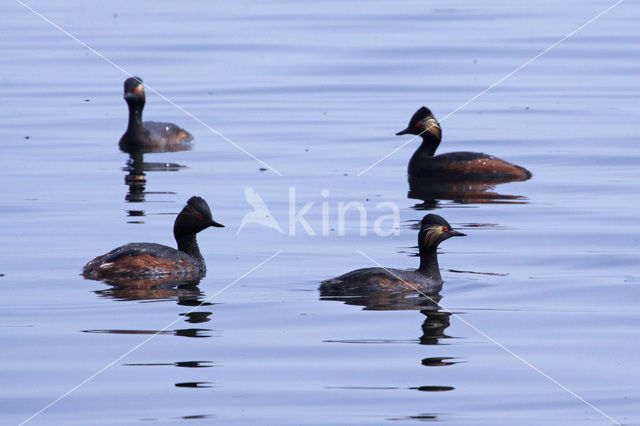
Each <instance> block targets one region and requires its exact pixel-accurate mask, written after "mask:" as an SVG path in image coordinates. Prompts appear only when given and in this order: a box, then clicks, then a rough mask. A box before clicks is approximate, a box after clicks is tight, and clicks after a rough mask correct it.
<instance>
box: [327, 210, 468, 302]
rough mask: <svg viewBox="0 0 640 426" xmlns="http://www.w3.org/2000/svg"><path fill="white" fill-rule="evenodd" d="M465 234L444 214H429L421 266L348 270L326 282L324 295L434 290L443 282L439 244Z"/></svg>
mask: <svg viewBox="0 0 640 426" xmlns="http://www.w3.org/2000/svg"><path fill="white" fill-rule="evenodd" d="M465 235H466V234H463V233H462V232H458V231H455V230H454V229H453V228H452V227H451V225H449V222H447V221H446V220H445V219H444V218H443V217H442V216H438V215H435V214H428V215H426V216H425V217H424V218H422V221H421V223H420V232H419V233H418V249H419V251H420V267H419V268H418V269H417V270H413V271H407V270H404V269H393V268H364V269H356V270H355V271H351V272H347V273H346V274H344V275H341V276H339V277H337V278H332V279H330V280H326V281H323V282H322V284H321V286H320V291H321V293H322V294H323V295H327V296H329V295H333V296H340V295H341V296H348V295H357V294H363V293H370V292H374V291H380V290H391V291H399V290H400V291H420V292H429V293H432V291H433V290H438V289H439V286H441V285H442V277H441V276H440V268H439V266H438V254H437V249H438V245H439V244H440V243H441V242H442V241H444V240H447V239H449V238H451V237H462V236H465Z"/></svg>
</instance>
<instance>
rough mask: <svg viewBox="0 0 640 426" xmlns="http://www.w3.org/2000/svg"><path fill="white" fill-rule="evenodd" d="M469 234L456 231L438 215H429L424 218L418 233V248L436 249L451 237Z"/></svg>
mask: <svg viewBox="0 0 640 426" xmlns="http://www.w3.org/2000/svg"><path fill="white" fill-rule="evenodd" d="M466 235H467V234H464V233H462V232H458V231H455V230H454V229H453V228H452V227H451V225H449V222H447V221H446V219H445V218H443V217H442V216H438V215H437V214H428V215H426V216H425V217H423V218H422V222H421V223H420V232H419V233H418V247H419V248H420V250H424V249H434V250H435V249H436V248H437V247H438V244H440V243H441V242H443V241H444V240H448V239H449V238H451V237H464V236H466Z"/></svg>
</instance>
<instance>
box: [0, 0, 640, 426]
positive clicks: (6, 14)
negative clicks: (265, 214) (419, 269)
mask: <svg viewBox="0 0 640 426" xmlns="http://www.w3.org/2000/svg"><path fill="white" fill-rule="evenodd" d="M612 4H613V2H608V1H600V0H598V1H587V2H580V4H578V3H575V2H569V1H554V2H543V3H539V2H536V3H531V2H530V3H523V2H518V3H516V4H513V3H507V2H497V1H490V2H482V3H468V2H458V1H455V2H430V3H424V2H417V1H404V2H396V3H393V4H391V3H389V2H383V1H375V2H364V1H356V2H349V3H345V2H332V1H330V2H326V1H323V2H292V1H280V2H257V1H243V2H234V3H233V4H231V3H219V4H218V3H216V4H211V3H209V2H190V3H184V2H182V3H180V4H175V5H174V4H171V3H162V4H158V3H157V2H138V3H132V2H123V1H119V2H108V3H107V4H102V3H95V2H83V1H70V0H69V1H64V2H56V4H55V5H54V4H52V3H51V2H44V1H39V0H38V1H31V2H28V5H29V6H30V7H33V8H34V9H35V10H37V11H38V12H39V13H41V14H42V15H43V16H45V17H46V18H47V19H49V20H50V21H51V22H53V23H55V24H56V25H59V26H60V27H61V28H63V29H64V30H66V31H68V32H69V33H70V34H72V35H73V36H74V37H77V38H78V39H79V40H81V41H82V42H84V43H87V44H88V45H90V46H91V47H92V48H94V49H95V50H96V51H97V52H100V54H102V55H104V56H105V57H106V58H108V59H109V61H112V62H113V63H110V62H107V61H105V60H104V59H103V58H100V57H98V56H97V55H96V54H95V53H93V52H91V51H89V50H87V48H86V47H83V46H82V45H80V44H79V43H78V42H76V41H74V40H72V39H71V38H70V37H69V36H68V35H65V34H63V33H62V32H61V31H60V30H58V29H56V28H54V27H53V26H52V25H51V24H50V23H47V22H46V21H45V20H43V19H42V18H41V17H38V16H36V15H35V14H34V13H32V12H31V11H29V10H28V9H27V8H26V7H25V6H24V5H22V4H21V3H20V2H13V1H7V2H4V3H3V4H2V5H0V16H1V18H0V21H1V22H2V25H0V35H1V37H0V40H1V41H0V54H1V55H2V58H3V60H2V67H1V75H0V87H1V90H0V98H1V102H0V108H1V113H0V126H1V128H2V140H3V155H2V157H1V158H0V165H1V167H0V175H1V177H0V188H1V190H2V198H3V204H2V207H1V208H0V214H1V217H2V223H3V226H2V232H0V246H1V247H2V256H1V257H0V273H1V274H2V276H1V277H0V339H1V340H2V342H3V348H4V350H2V351H1V354H0V361H1V362H0V380H1V383H2V388H1V389H2V390H1V392H0V424H20V423H21V422H23V421H25V420H27V419H29V418H30V417H31V416H32V415H34V414H36V413H37V412H38V411H39V410H41V409H42V408H44V407H46V406H47V405H48V404H50V403H51V402H53V401H55V400H56V399H58V398H59V397H61V396H63V395H65V394H66V393H67V392H69V391H72V390H73V391H72V392H71V393H69V394H68V395H67V396H65V397H64V398H62V399H61V400H59V401H58V402H57V403H55V404H54V405H52V406H50V407H49V408H48V409H46V410H45V411H44V412H42V413H40V414H39V415H38V416H36V417H34V418H32V419H31V420H30V421H29V424H34V425H35V424H43V425H45V424H78V425H85V424H140V423H141V422H151V423H155V424H185V423H190V422H200V423H221V424H247V423H260V424H380V423H388V422H390V421H407V422H413V421H438V422H443V423H448V424H473V425H477V424H613V423H624V424H639V423H640V408H639V407H640V384H639V383H640V380H639V379H640V367H639V365H640V364H638V362H637V357H638V352H639V350H640V343H639V339H638V323H639V321H640V312H639V310H638V300H640V272H639V271H638V264H639V255H640V250H639V249H638V247H639V242H640V241H639V240H640V237H639V236H640V227H639V225H638V220H637V217H638V206H639V203H638V195H639V192H640V191H639V190H638V182H639V179H640V172H639V170H640V168H639V167H638V164H639V161H640V154H639V151H638V137H639V136H640V134H639V131H638V123H639V121H640V120H639V119H640V117H639V112H638V111H640V108H639V106H640V105H639V103H638V99H639V97H638V95H639V89H640V82H639V80H638V72H639V71H640V55H638V45H639V42H640V34H639V33H638V22H639V19H640V6H639V5H638V3H637V2H632V1H625V2H622V3H621V4H619V5H618V6H617V7H615V8H614V9H612V10H611V11H609V12H608V13H606V14H604V15H603V16H602V17H600V18H599V19H597V20H596V21H594V22H593V23H591V24H590V25H588V26H587V27H585V28H584V29H582V30H581V31H579V32H578V33H577V34H575V35H574V36H573V37H571V38H569V39H568V40H566V41H564V42H563V43H562V44H560V45H559V46H558V47H556V48H554V49H552V50H551V51H549V52H548V53H546V54H545V55H544V56H542V57H540V58H539V59H537V60H536V61H535V62H533V63H531V64H530V65H528V66H527V67H525V68H524V69H522V70H521V71H519V72H518V73H517V74H515V75H513V76H512V77H510V78H509V79H507V80H505V81H504V82H503V83H501V84H500V85H498V86H497V87H495V88H494V89H492V90H490V91H489V92H487V93H485V94H484V95H482V96H481V97H479V98H478V99H477V100H475V101H474V102H472V103H470V104H469V105H467V106H466V107H465V108H463V109H461V110H460V111H458V112H456V113H455V114H453V115H451V116H450V117H448V118H446V119H444V117H445V116H447V115H448V114H449V113H450V112H452V111H454V110H456V109H457V108H458V107H459V106H461V105H463V104H464V103H465V102H467V101H468V100H470V99H471V98H473V97H474V96H476V95H477V94H479V93H480V92H482V91H483V90H485V89H486V88H487V87H489V86H490V85H492V84H493V83H494V82H496V81H498V80H500V79H501V78H503V77H504V76H506V75H507V74H509V73H510V72H511V71H512V70H514V69H516V68H517V67H518V66H520V65H521V64H523V63H525V62H526V61H528V60H529V59H531V58H533V57H534V56H535V55H537V54H538V53H540V52H541V51H543V50H544V49H545V48H547V47H549V46H551V45H552V44H553V43H555V42H556V41H558V40H559V39H561V38H562V37H563V36H565V35H567V34H568V33H570V32H571V31H573V30H575V29H576V28H577V27H579V26H580V25H582V24H584V23H585V22H587V21H588V20H589V19H591V18H592V17H594V16H595V15H597V14H598V13H599V12H601V11H602V10H604V9H605V8H607V7H608V6H610V5H612ZM114 64H117V66H119V67H122V69H124V70H126V71H127V72H130V73H132V74H135V75H139V76H141V77H143V78H144V80H145V83H146V84H147V107H146V109H145V118H146V119H150V120H154V119H155V120H166V121H171V122H174V123H177V124H179V125H181V126H184V127H185V128H187V129H188V130H189V131H190V132H191V133H193V135H194V136H195V139H196V146H195V149H194V150H192V151H184V152H175V153H156V154H146V155H145V157H144V162H145V163H146V164H145V165H144V167H143V169H142V172H143V173H144V179H146V181H145V182H144V184H143V185H142V187H141V186H140V185H138V186H136V185H133V186H127V185H125V178H126V176H127V175H128V174H131V173H132V172H131V170H132V166H131V165H129V166H128V165H127V159H128V156H127V155H126V154H124V153H122V152H120V151H118V149H117V141H118V139H119V137H120V136H121V134H122V133H123V131H124V129H125V127H126V107H125V103H124V102H123V100H122V82H123V81H124V79H125V78H126V77H127V75H126V74H125V73H124V72H123V71H122V69H118V67H116V66H114ZM152 89H156V90H157V91H159V92H160V93H161V94H162V95H164V96H166V97H167V98H168V99H170V100H171V101H173V102H174V103H175V104H177V105H179V106H180V107H181V108H183V109H184V110H181V109H179V108H177V107H176V106H175V105H173V104H172V103H169V102H167V101H166V100H165V99H163V98H162V97H160V96H159V95H158V94H157V93H154V92H153V90H152ZM421 105H427V106H428V107H430V108H431V109H432V110H433V111H434V114H435V115H436V117H438V118H439V119H440V120H441V123H442V127H443V130H444V140H443V143H442V145H441V147H440V150H439V152H447V151H457V150H459V151H464V150H477V151H484V152H488V153H491V154H494V155H497V156H499V157H501V158H505V159H507V160H509V161H512V162H514V163H516V164H520V165H522V166H525V167H527V168H528V169H530V170H531V171H532V172H533V174H534V176H533V178H532V179H531V180H529V181H526V182H519V183H510V184H506V185H500V186H497V187H495V188H493V189H489V191H488V192H493V193H495V194H497V195H496V196H495V197H497V198H489V199H483V200H479V199H474V200H466V201H465V200H463V199H461V198H460V197H456V196H451V197H446V196H438V197H431V198H429V197H424V198H427V199H426V200H420V199H412V198H408V197H407V192H408V185H407V182H406V164H407V161H408V159H409V157H410V155H411V153H412V152H413V150H414V149H415V148H416V147H417V143H416V141H413V142H411V143H409V144H408V145H407V146H405V147H403V148H401V149H400V150H399V151H398V152H396V153H395V154H393V155H391V156H389V157H388V158H387V159H385V160H384V161H382V162H380V163H379V164H377V165H376V166H375V167H373V168H371V169H370V170H368V171H367V172H366V173H362V174H360V175H359V173H360V172H361V171H362V170H363V169H365V168H367V167H368V166H370V165H371V164H373V163H374V162H376V161H378V160H379V159H381V158H382V157H384V156H385V155H386V154H388V153H390V152H391V151H393V150H394V149H396V148H399V147H401V146H402V144H404V143H406V142H407V141H408V140H409V137H408V136H404V137H395V136H394V133H395V132H397V131H399V130H401V129H403V128H404V127H405V126H406V123H407V122H408V120H409V118H410V116H411V114H413V112H414V111H415V110H416V109H417V108H418V107H419V106H421ZM184 111H188V112H189V113H191V114H193V116H195V117H197V118H198V120H196V119H194V118H193V117H192V116H190V115H187V114H186V113H185V112H184ZM203 123H206V125H207V126H210V127H211V128H213V129H215V130H216V131H218V132H220V133H221V134H223V135H224V136H225V137H227V138H229V139H230V140H232V141H233V142H235V143H236V144H238V145H239V146H241V147H242V148H243V149H245V150H247V151H248V152H250V153H251V154H252V155H254V156H256V157H257V158H259V159H260V160H262V161H263V162H265V163H267V164H268V165H269V166H270V167H272V168H273V169H275V170H276V171H277V172H278V173H279V174H280V175H281V176H279V175H278V174H277V173H274V172H272V171H269V170H267V171H261V170H260V168H261V167H264V164H261V163H259V162H257V161H255V160H254V159H253V158H251V157H250V156H248V155H246V154H245V153H243V152H242V151H241V150H239V149H237V148H236V147H234V146H233V145H232V144H231V143H229V142H228V141H226V140H225V139H223V138H222V137H220V136H219V135H217V134H215V133H214V132H212V131H211V130H210V129H209V128H207V127H206V126H205V125H203ZM150 163H156V164H150ZM164 163H173V166H169V167H165V165H164ZM180 166H184V167H180ZM133 175H134V176H138V177H140V176H141V175H140V170H138V171H137V172H136V171H134V173H133ZM130 180H131V178H128V179H127V181H130ZM134 180H135V179H134ZM140 183H141V182H140V181H138V184H140ZM246 187H250V188H251V190H252V191H253V192H255V193H256V194H259V196H260V197H261V198H262V199H263V200H264V201H265V203H266V204H267V205H268V207H269V209H270V210H271V213H272V215H273V218H274V219H275V220H276V221H277V223H278V224H279V226H280V227H281V228H282V229H283V231H285V232H284V233H282V234H281V233H279V232H278V231H277V230H275V229H272V228H267V227H264V226H260V225H257V224H247V225H246V226H245V227H244V228H242V230H241V231H240V232H239V233H238V231H239V230H240V224H241V219H242V217H243V216H244V215H245V214H246V213H249V212H251V211H252V207H251V206H250V205H249V204H248V203H247V201H246V198H245V190H246ZM292 193H295V197H296V198H295V202H294V203H291V200H290V197H291V195H290V194H292ZM194 194H198V195H201V196H203V197H204V198H205V199H207V200H208V201H209V203H210V204H211V205H212V206H213V209H214V216H215V217H216V219H217V220H218V221H220V222H222V223H224V224H225V225H226V226H227V227H226V228H224V229H211V230H207V231H206V232H204V233H202V234H201V236H200V246H201V249H202V251H203V253H204V254H205V258H206V260H207V264H208V268H209V271H208V275H207V277H206V278H204V279H203V280H202V281H201V282H200V283H199V284H198V285H197V286H194V285H183V286H180V287H177V286H171V285H165V286H155V287H154V288H149V287H144V286H142V287H138V288H130V287H129V288H120V287H114V286H110V285H108V284H105V283H101V282H97V281H88V280H84V279H83V278H82V277H81V276H80V275H79V273H80V271H81V268H82V265H84V263H85V262H86V261H88V260H89V259H91V258H92V257H94V256H96V255H98V254H101V253H104V252H106V251H108V250H110V249H111V248H114V247H116V246H118V245H120V244H123V243H126V242H129V241H154V242H159V243H164V244H170V245H173V244H174V242H173V239H172V235H171V228H172V224H173V220H174V216H175V214H176V213H177V212H178V211H179V210H180V209H181V208H182V205H183V204H184V202H185V201H186V200H187V199H188V197H189V196H191V195H194ZM341 202H342V203H348V202H358V203H361V204H362V205H364V206H365V207H366V212H367V214H368V216H367V222H366V227H365V228H364V230H365V233H366V235H361V233H360V222H359V217H358V214H357V212H356V211H355V210H351V211H349V213H348V214H347V216H346V218H347V220H346V226H345V228H344V232H343V234H344V235H340V234H341V232H339V231H340V230H339V223H338V204H339V203H341ZM307 203H313V204H312V205H311V206H310V207H309V210H308V213H306V214H305V216H304V218H305V219H306V220H307V221H308V223H309V226H310V228H311V229H312V230H313V231H314V232H315V233H316V235H315V236H313V235H309V233H308V232H307V231H306V230H305V229H304V228H303V227H302V226H301V225H300V224H298V225H297V226H295V235H291V234H292V233H291V232H290V229H289V216H290V213H291V212H290V208H291V206H293V209H294V212H293V213H294V215H295V213H296V212H299V211H300V210H301V209H302V208H303V207H304V206H305V205H306V204H307ZM323 203H324V210H323ZM378 203H393V204H394V205H396V206H398V208H399V214H400V223H399V233H398V235H391V236H386V237H385V236H379V235H376V234H375V232H374V221H375V219H376V218H378V217H380V216H381V215H384V214H389V209H384V208H381V207H378V206H377V204H378ZM425 209H431V210H433V211H435V213H437V214H441V215H442V216H444V217H446V218H447V219H448V220H449V221H450V222H451V223H452V224H453V226H454V227H456V228H460V229H461V230H463V231H464V232H466V233H467V234H468V237H466V238H457V239H452V240H449V241H446V242H445V243H444V244H443V245H442V247H441V255H440V266H441V268H442V269H443V270H442V273H443V277H444V279H445V286H444V288H443V290H442V291H441V293H440V294H439V295H438V297H437V298H436V299H438V298H439V306H437V305H435V303H428V302H427V301H425V300H420V299H417V298H415V297H413V298H402V297H392V296H390V295H379V294H378V295H376V294H373V295H364V296H363V297H356V298H350V299H348V300H328V299H331V298H323V297H321V295H320V293H319V292H318V285H319V283H320V281H321V280H323V279H327V278H330V277H333V276H336V275H339V274H342V273H344V272H346V271H349V270H351V269H355V268H359V267H367V266H375V264H374V262H372V261H371V260H370V259H368V258H367V257H365V256H364V255H363V254H362V253H364V254H365V255H366V256H368V257H370V258H371V259H373V260H374V261H375V262H379V263H381V264H383V265H385V266H392V267H397V268H410V267H415V266H416V265H417V258H415V256H414V255H415V253H416V251H417V250H416V248H415V245H416V233H417V232H416V230H415V224H416V221H418V220H419V219H420V218H421V217H422V216H423V215H424V214H425V213H426V212H425ZM323 224H327V232H325V234H327V235H323ZM360 252H362V253H360ZM274 255H275V257H273V258H272V259H271V260H269V261H268V262H267V263H264V264H263V265H262V266H260V267H258V268H257V269H256V267H257V266H258V265H261V264H262V263H263V262H265V261H266V260H267V259H269V258H271V257H272V256H274ZM230 284H232V285H231V286H230V287H228V288H227V286H229V285H230ZM204 301H207V303H205V304H203V305H201V306H199V305H200V304H201V302H204ZM345 302H346V303H345ZM451 313H453V315H451ZM157 332H160V333H159V334H157V335H155V334H156V333H157ZM154 336H155V337H154ZM103 369H104V371H102V370H103ZM101 371H102V372H101ZM99 372H100V373H99ZM96 373H99V374H97V375H96ZM94 375H95V377H93V376H94ZM545 375H546V376H545ZM89 378H91V379H90V380H88V381H87V379H89ZM79 385H81V386H79ZM78 386H79V387H78ZM581 399H583V400H584V401H582V400H581ZM585 401H586V402H588V403H589V404H592V406H590V405H588V404H587V403H585Z"/></svg>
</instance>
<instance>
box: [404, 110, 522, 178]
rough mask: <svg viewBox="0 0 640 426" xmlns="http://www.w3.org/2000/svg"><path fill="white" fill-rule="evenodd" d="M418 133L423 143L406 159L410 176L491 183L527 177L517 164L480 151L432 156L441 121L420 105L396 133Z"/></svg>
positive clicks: (440, 132)
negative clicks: (405, 124)
mask: <svg viewBox="0 0 640 426" xmlns="http://www.w3.org/2000/svg"><path fill="white" fill-rule="evenodd" d="M405 134H411V135H418V136H421V137H422V143H421V144H420V146H419V147H418V149H417V150H416V152H415V153H414V154H413V156H412V157H411V160H409V168H408V173H409V179H410V181H411V180H412V179H413V180H414V182H413V183H417V182H415V179H416V178H417V179H425V178H428V179H429V181H430V182H434V181H440V182H449V181H466V182H468V181H482V182H485V181H488V182H493V183H500V182H510V181H514V180H527V179H529V178H530V177H531V173H530V172H529V171H528V170H527V169H525V168H523V167H520V166H516V165H514V164H511V163H508V162H506V161H504V160H501V159H499V158H496V157H494V156H491V155H487V154H484V153H481V152H450V153H446V154H441V155H437V156H434V155H435V153H436V149H438V146H439V145H440V141H441V140H442V129H441V127H440V123H438V120H436V119H435V117H434V116H433V114H432V113H431V110H429V108H427V107H425V106H423V107H421V108H420V109H418V111H416V112H415V114H413V117H411V120H409V125H408V126H407V128H406V129H404V130H401V131H400V132H398V133H396V135H405Z"/></svg>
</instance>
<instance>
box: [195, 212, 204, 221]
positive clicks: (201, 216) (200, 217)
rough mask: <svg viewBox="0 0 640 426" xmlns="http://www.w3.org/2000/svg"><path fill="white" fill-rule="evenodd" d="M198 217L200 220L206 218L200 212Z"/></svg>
mask: <svg viewBox="0 0 640 426" xmlns="http://www.w3.org/2000/svg"><path fill="white" fill-rule="evenodd" d="M196 217H197V218H198V220H203V219H204V216H203V215H202V214H200V213H198V214H197V215H196Z"/></svg>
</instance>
